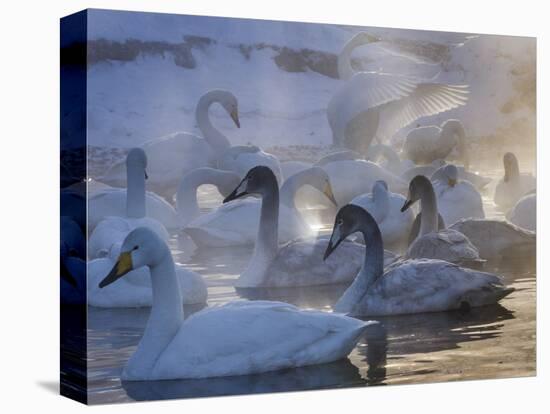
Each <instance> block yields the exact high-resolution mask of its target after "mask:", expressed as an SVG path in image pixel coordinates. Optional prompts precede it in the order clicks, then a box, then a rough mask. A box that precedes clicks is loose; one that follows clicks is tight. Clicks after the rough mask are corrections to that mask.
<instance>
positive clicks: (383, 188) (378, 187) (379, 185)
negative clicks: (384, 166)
mask: <svg viewBox="0 0 550 414" xmlns="http://www.w3.org/2000/svg"><path fill="white" fill-rule="evenodd" d="M388 191H389V188H388V183H386V182H385V181H384V180H377V181H376V182H375V183H374V185H373V186H372V192H373V194H380V193H387V192H388Z"/></svg>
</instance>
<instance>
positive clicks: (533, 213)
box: [507, 193, 537, 231]
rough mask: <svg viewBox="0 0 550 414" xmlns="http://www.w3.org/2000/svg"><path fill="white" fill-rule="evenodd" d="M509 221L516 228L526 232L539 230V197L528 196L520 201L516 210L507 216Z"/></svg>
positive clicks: (513, 209) (515, 207)
mask: <svg viewBox="0 0 550 414" xmlns="http://www.w3.org/2000/svg"><path fill="white" fill-rule="evenodd" d="M507 217H508V219H509V220H510V221H511V222H512V223H514V224H515V225H516V226H519V227H521V228H524V229H526V230H531V231H536V230H537V195H536V194H535V193H534V194H528V195H526V196H523V197H522V198H520V199H519V201H518V202H517V203H516V205H515V206H514V208H512V210H510V212H509V213H508V214H507Z"/></svg>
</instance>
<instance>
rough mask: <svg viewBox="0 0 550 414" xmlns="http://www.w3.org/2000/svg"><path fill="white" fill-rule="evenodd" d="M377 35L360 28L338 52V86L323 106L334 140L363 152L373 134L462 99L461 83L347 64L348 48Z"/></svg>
mask: <svg viewBox="0 0 550 414" xmlns="http://www.w3.org/2000/svg"><path fill="white" fill-rule="evenodd" d="M377 40H378V39H373V38H372V36H370V35H368V34H365V33H359V34H357V35H356V36H354V37H353V38H352V39H351V40H350V41H349V42H348V43H347V44H346V45H345V46H344V48H343V50H342V52H341V53H340V55H339V57H338V74H339V77H340V79H342V80H343V82H342V86H341V87H340V89H339V90H338V91H337V92H336V93H335V95H334V96H333V97H332V99H331V100H330V102H329V104H328V107H327V117H328V121H329V125H330V127H331V129H332V134H333V141H334V144H335V145H336V146H340V147H347V148H350V149H353V150H356V151H359V152H360V153H363V154H366V153H367V151H368V148H369V146H370V143H371V142H372V140H373V139H374V138H375V137H376V138H377V139H378V141H379V142H382V141H383V140H385V139H388V138H391V137H392V136H393V135H394V134H395V132H397V131H398V130H399V129H401V128H403V127H405V126H407V125H409V124H410V123H412V122H414V121H415V120H417V119H419V118H421V117H424V116H429V115H435V114H438V113H441V112H445V111H448V110H450V109H453V108H456V107H459V106H462V105H464V104H465V103H466V100H467V89H466V87H465V86H462V85H446V84H442V83H436V82H425V81H422V80H418V79H414V78H406V77H404V76H398V75H393V74H387V73H375V72H355V71H354V70H353V68H352V67H351V53H352V51H353V49H355V48H356V47H358V46H361V45H364V44H367V43H371V42H373V41H377Z"/></svg>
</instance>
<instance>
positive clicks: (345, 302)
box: [334, 223, 384, 313]
mask: <svg viewBox="0 0 550 414" xmlns="http://www.w3.org/2000/svg"><path fill="white" fill-rule="evenodd" d="M358 231H359V232H361V233H362V234H363V238H364V240H365V256H364V259H363V265H362V266H361V270H360V271H359V273H358V274H357V276H356V277H355V279H354V281H353V282H352V284H351V285H350V286H349V287H348V288H347V289H346V291H345V292H344V294H343V295H342V297H341V298H340V299H339V300H338V302H337V303H336V305H335V306H334V310H335V311H336V312H342V313H354V312H353V311H354V308H355V307H356V306H357V305H359V304H362V306H364V305H365V304H364V303H363V302H364V300H365V299H364V298H365V295H366V294H367V293H368V291H369V289H370V288H371V286H372V285H373V284H374V283H375V282H376V280H378V278H379V277H380V276H382V274H383V273H384V245H383V243H382V235H381V234H380V230H379V229H378V226H376V225H375V224H374V223H371V225H369V226H368V228H367V225H366V223H363V225H362V226H361V227H360V228H359V230H358ZM367 306H368V305H367Z"/></svg>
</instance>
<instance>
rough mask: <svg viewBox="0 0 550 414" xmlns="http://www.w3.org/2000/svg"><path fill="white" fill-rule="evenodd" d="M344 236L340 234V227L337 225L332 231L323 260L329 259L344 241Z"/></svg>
mask: <svg viewBox="0 0 550 414" xmlns="http://www.w3.org/2000/svg"><path fill="white" fill-rule="evenodd" d="M342 240H343V238H342V237H341V236H340V227H339V226H338V227H335V228H334V230H333V231H332V235H331V236H330V240H329V242H328V245H327V249H326V250H325V254H324V256H323V261H325V260H327V258H328V257H329V256H330V255H331V254H332V252H333V251H334V250H336V248H337V247H338V246H339V245H340V243H342Z"/></svg>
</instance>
